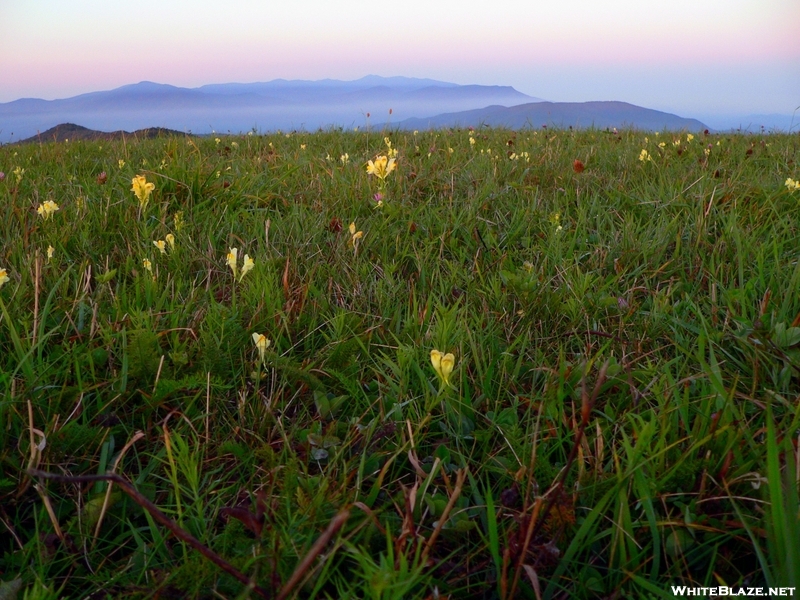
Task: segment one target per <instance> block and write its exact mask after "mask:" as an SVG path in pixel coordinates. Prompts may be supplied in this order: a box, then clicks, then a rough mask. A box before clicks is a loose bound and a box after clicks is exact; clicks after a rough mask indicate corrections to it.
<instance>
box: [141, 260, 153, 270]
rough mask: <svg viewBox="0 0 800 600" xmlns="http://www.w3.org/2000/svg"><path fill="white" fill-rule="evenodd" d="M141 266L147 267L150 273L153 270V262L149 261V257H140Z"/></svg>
mask: <svg viewBox="0 0 800 600" xmlns="http://www.w3.org/2000/svg"><path fill="white" fill-rule="evenodd" d="M142 266H143V267H144V268H145V269H147V270H148V271H150V272H151V273H152V272H153V263H151V262H150V259H149V258H143V259H142Z"/></svg>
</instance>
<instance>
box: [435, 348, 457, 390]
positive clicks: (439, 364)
mask: <svg viewBox="0 0 800 600" xmlns="http://www.w3.org/2000/svg"><path fill="white" fill-rule="evenodd" d="M431 364H432V365H433V370H434V371H436V375H438V376H439V379H440V380H441V382H442V384H444V385H450V373H452V372H453V367H454V366H455V364H456V357H455V356H453V355H452V354H450V353H449V352H448V353H447V354H442V353H441V352H439V351H438V350H431Z"/></svg>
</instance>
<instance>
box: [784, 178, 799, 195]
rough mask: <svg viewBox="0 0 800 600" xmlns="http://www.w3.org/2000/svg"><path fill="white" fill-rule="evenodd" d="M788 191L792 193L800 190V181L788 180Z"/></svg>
mask: <svg viewBox="0 0 800 600" xmlns="http://www.w3.org/2000/svg"><path fill="white" fill-rule="evenodd" d="M786 189H787V190H789V191H790V192H795V191H797V190H800V181H795V180H794V179H792V178H791V177H789V178H788V179H787V180H786Z"/></svg>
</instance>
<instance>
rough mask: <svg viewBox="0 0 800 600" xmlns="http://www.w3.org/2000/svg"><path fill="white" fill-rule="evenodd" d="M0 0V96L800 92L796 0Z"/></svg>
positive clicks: (698, 103)
mask: <svg viewBox="0 0 800 600" xmlns="http://www.w3.org/2000/svg"><path fill="white" fill-rule="evenodd" d="M475 6H476V5H472V6H470V5H468V3H466V2H463V0H461V1H454V0H443V1H431V0H425V1H423V0H406V1H404V2H402V3H397V2H395V3H391V2H386V3H375V2H369V3H367V2H361V1H356V0H343V1H338V2H330V1H323V0H294V1H291V2H289V1H284V2H263V1H262V2H256V1H251V0H229V1H228V2H225V3H223V2H219V0H214V1H211V0H197V1H193V2H190V1H188V0H183V1H180V0H142V1H140V2H137V3H135V4H134V3H120V2H113V1H108V0H102V1H101V0H73V1H70V2H67V1H66V0H24V1H23V0H17V1H15V2H14V1H11V0H0V102H8V101H11V100H15V99H17V98H20V97H40V98H46V99H53V98H64V97H69V96H72V95H76V94H79V93H84V92H90V91H97V90H103V89H110V88H113V87H117V86H120V85H124V84H128V83H135V82H138V81H142V80H150V81H157V82H160V83H170V84H173V85H179V86H185V87H195V86H199V85H203V84H207V83H224V82H232V81H238V82H251V81H268V80H271V79H275V78H285V79H321V78H334V79H358V78H360V77H362V76H364V75H367V74H375V75H384V76H392V75H405V76H409V77H430V78H434V79H440V80H444V81H452V82H455V83H462V84H466V83H480V84H496V85H511V86H514V87H515V88H517V89H518V90H520V91H522V92H524V93H527V94H530V95H532V96H538V97H541V98H546V99H548V100H555V101H585V100H624V101H628V102H632V103H635V104H640V105H643V106H647V107H650V108H657V109H661V110H669V111H671V112H677V113H679V114H682V115H685V116H696V115H698V116H700V115H708V114H747V113H782V114H791V113H792V111H794V109H795V108H796V107H797V106H798V105H800V35H798V26H799V25H800V1H798V0H671V1H669V2H647V1H641V0H638V1H634V0H606V1H605V2H598V1H597V0H558V1H554V2H526V1H522V0H494V1H493V2H491V3H487V4H486V5H485V8H483V9H479V8H476V7H475Z"/></svg>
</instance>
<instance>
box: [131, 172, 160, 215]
mask: <svg viewBox="0 0 800 600" xmlns="http://www.w3.org/2000/svg"><path fill="white" fill-rule="evenodd" d="M131 183H133V185H132V186H131V191H132V192H133V193H134V194H136V197H137V198H138V199H139V207H140V208H141V209H142V210H144V209H145V208H147V203H148V202H149V201H150V194H151V193H152V192H153V190H154V189H155V188H156V186H155V184H153V183H148V182H147V179H145V176H144V175H137V176H136V177H134V178H133V179H131Z"/></svg>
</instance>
